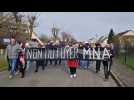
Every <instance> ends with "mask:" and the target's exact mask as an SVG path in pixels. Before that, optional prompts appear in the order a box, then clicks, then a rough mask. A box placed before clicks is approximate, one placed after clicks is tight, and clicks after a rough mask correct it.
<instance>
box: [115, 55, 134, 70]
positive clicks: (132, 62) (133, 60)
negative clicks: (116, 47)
mask: <svg viewBox="0 0 134 100" xmlns="http://www.w3.org/2000/svg"><path fill="white" fill-rule="evenodd" d="M117 60H118V61H119V63H121V64H125V56H124V55H123V54H121V55H120V56H119V57H117ZM126 65H128V67H130V68H131V69H133V70H134V56H127V57H126Z"/></svg>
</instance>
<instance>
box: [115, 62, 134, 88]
mask: <svg viewBox="0 0 134 100" xmlns="http://www.w3.org/2000/svg"><path fill="white" fill-rule="evenodd" d="M112 71H113V72H114V73H115V74H116V75H117V77H118V78H119V79H120V80H121V81H122V82H123V83H124V84H125V85H126V86H127V87H134V71H133V70H132V69H131V68H129V67H127V66H125V65H123V64H119V63H118V62H117V61H115V60H114V64H113V66H112Z"/></svg>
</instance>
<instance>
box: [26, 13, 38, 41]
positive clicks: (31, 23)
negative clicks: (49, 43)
mask: <svg viewBox="0 0 134 100" xmlns="http://www.w3.org/2000/svg"><path fill="white" fill-rule="evenodd" d="M36 20H37V14H31V15H28V22H29V39H31V37H32V33H33V31H34V28H35V27H37V22H36Z"/></svg>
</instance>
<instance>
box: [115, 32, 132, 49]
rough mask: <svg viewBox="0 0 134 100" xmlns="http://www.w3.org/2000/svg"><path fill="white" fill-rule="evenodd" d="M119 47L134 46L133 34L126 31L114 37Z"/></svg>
mask: <svg viewBox="0 0 134 100" xmlns="http://www.w3.org/2000/svg"><path fill="white" fill-rule="evenodd" d="M116 38H117V40H118V42H119V45H120V47H124V46H125V44H127V45H131V46H134V32H133V31H132V30H127V31H124V32H121V33H118V34H117V35H116Z"/></svg>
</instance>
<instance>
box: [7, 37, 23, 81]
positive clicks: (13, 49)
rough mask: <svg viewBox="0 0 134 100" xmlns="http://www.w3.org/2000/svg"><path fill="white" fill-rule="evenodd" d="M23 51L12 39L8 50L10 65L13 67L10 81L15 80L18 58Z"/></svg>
mask: <svg viewBox="0 0 134 100" xmlns="http://www.w3.org/2000/svg"><path fill="white" fill-rule="evenodd" d="M20 50H21V48H20V46H19V45H18V44H17V43H16V40H15V38H13V37H12V38H11V41H10V44H9V45H8V46H7V48H6V57H7V56H8V58H9V64H10V66H11V70H10V75H9V79H11V78H13V76H15V73H16V64H17V58H18V53H19V51H20Z"/></svg>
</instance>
